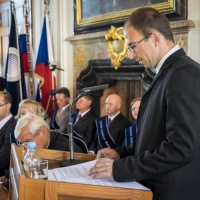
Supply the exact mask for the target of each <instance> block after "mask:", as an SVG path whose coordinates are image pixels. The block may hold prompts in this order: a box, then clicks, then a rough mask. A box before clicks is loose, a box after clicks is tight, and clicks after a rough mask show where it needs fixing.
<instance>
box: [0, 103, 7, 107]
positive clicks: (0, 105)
mask: <svg viewBox="0 0 200 200" xmlns="http://www.w3.org/2000/svg"><path fill="white" fill-rule="evenodd" d="M6 104H8V103H4V104H0V107H2V106H4V105H6Z"/></svg>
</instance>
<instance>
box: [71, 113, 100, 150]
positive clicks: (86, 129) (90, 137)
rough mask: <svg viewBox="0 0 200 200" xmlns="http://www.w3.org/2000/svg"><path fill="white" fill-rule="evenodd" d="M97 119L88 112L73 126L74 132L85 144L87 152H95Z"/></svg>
mask: <svg viewBox="0 0 200 200" xmlns="http://www.w3.org/2000/svg"><path fill="white" fill-rule="evenodd" d="M96 118H97V117H96V116H95V115H94V114H93V112H92V111H91V110H90V111H89V112H87V113H86V114H85V115H84V116H83V117H82V118H81V119H80V120H79V121H78V122H77V123H75V125H74V132H75V133H77V134H78V135H79V136H80V138H81V139H82V140H83V141H84V142H85V143H86V145H87V147H88V149H89V150H92V151H96V147H95V144H94V138H95V137H96V124H95V119H96Z"/></svg>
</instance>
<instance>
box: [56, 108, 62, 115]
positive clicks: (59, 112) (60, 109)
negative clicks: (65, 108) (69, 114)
mask: <svg viewBox="0 0 200 200" xmlns="http://www.w3.org/2000/svg"><path fill="white" fill-rule="evenodd" d="M61 112H62V108H59V110H58V112H57V114H56V116H59V115H60V114H61Z"/></svg>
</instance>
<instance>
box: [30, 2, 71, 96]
mask: <svg viewBox="0 0 200 200" xmlns="http://www.w3.org/2000/svg"><path fill="white" fill-rule="evenodd" d="M43 2H44V1H41V0H32V3H33V6H32V8H33V16H34V17H33V18H34V19H33V27H34V28H33V49H34V52H35V57H37V52H38V47H39V42H40V37H41V31H42V24H43V18H44V5H43ZM73 18H74V17H73V1H72V0H59V1H58V0H50V5H49V20H50V29H51V34H52V43H53V50H54V60H55V64H56V65H57V67H58V68H61V69H64V71H60V70H56V75H57V80H58V81H57V85H58V87H61V86H65V87H68V88H69V90H70V92H71V96H73V54H72V45H71V44H70V43H68V42H66V41H65V39H66V38H67V37H69V36H72V35H73Z"/></svg>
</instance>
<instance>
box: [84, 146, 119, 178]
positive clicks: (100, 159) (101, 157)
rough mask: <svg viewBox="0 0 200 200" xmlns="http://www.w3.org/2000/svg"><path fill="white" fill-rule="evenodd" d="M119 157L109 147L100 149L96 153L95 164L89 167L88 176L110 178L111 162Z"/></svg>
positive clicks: (111, 175)
mask: <svg viewBox="0 0 200 200" xmlns="http://www.w3.org/2000/svg"><path fill="white" fill-rule="evenodd" d="M116 159H119V154H118V153H117V152H116V151H115V150H113V149H110V148H105V149H101V150H99V151H98V153H97V157H96V160H97V162H96V164H95V165H94V166H93V167H92V168H91V169H90V171H89V174H88V175H89V176H91V177H92V178H112V177H113V162H114V160H116Z"/></svg>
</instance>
